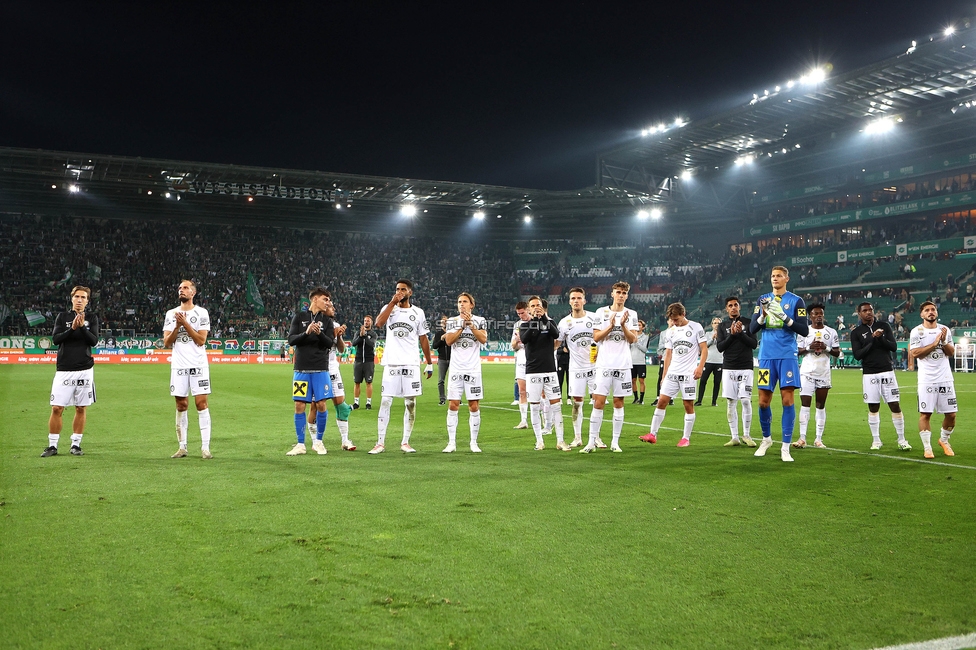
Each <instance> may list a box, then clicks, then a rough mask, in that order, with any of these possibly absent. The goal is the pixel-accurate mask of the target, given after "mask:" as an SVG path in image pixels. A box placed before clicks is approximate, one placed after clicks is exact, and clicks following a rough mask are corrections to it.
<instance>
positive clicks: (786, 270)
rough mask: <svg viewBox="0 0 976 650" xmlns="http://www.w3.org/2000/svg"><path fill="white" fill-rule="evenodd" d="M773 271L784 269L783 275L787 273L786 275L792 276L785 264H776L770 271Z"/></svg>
mask: <svg viewBox="0 0 976 650" xmlns="http://www.w3.org/2000/svg"><path fill="white" fill-rule="evenodd" d="M773 271H782V272H783V275H785V276H786V277H790V270H789V269H788V268H786V267H785V266H774V267H773V268H772V269H770V272H773Z"/></svg>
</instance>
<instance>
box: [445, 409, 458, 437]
mask: <svg viewBox="0 0 976 650" xmlns="http://www.w3.org/2000/svg"><path fill="white" fill-rule="evenodd" d="M457 424H458V412H457V411H452V410H451V409H447V444H449V445H453V444H455V443H456V442H457Z"/></svg>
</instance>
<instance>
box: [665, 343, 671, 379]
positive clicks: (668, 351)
mask: <svg viewBox="0 0 976 650" xmlns="http://www.w3.org/2000/svg"><path fill="white" fill-rule="evenodd" d="M670 365H671V348H665V349H664V370H663V372H664V376H665V377H667V376H668V367H669V366H670Z"/></svg>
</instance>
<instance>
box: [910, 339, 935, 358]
mask: <svg viewBox="0 0 976 650" xmlns="http://www.w3.org/2000/svg"><path fill="white" fill-rule="evenodd" d="M915 342H916V340H915V339H912V340H910V341H909V342H908V356H909V358H911V359H920V358H922V357H927V356H929V355H930V354H932V352H934V351H935V350H937V349H938V348H939V347H940V346H941V345H942V337H941V336H940V337H939V338H937V339H935V340H934V341H932V342H931V343H930V344H928V345H914V344H915Z"/></svg>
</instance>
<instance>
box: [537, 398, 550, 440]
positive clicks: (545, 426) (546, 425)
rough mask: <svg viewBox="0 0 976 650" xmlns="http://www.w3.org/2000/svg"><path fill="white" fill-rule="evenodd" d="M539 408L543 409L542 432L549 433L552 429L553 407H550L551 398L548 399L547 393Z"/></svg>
mask: <svg viewBox="0 0 976 650" xmlns="http://www.w3.org/2000/svg"><path fill="white" fill-rule="evenodd" d="M539 409H540V410H541V411H542V432H543V433H549V432H550V431H552V415H551V414H550V413H549V411H551V410H552V409H550V408H549V400H547V399H546V396H545V395H543V396H542V401H541V402H539Z"/></svg>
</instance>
